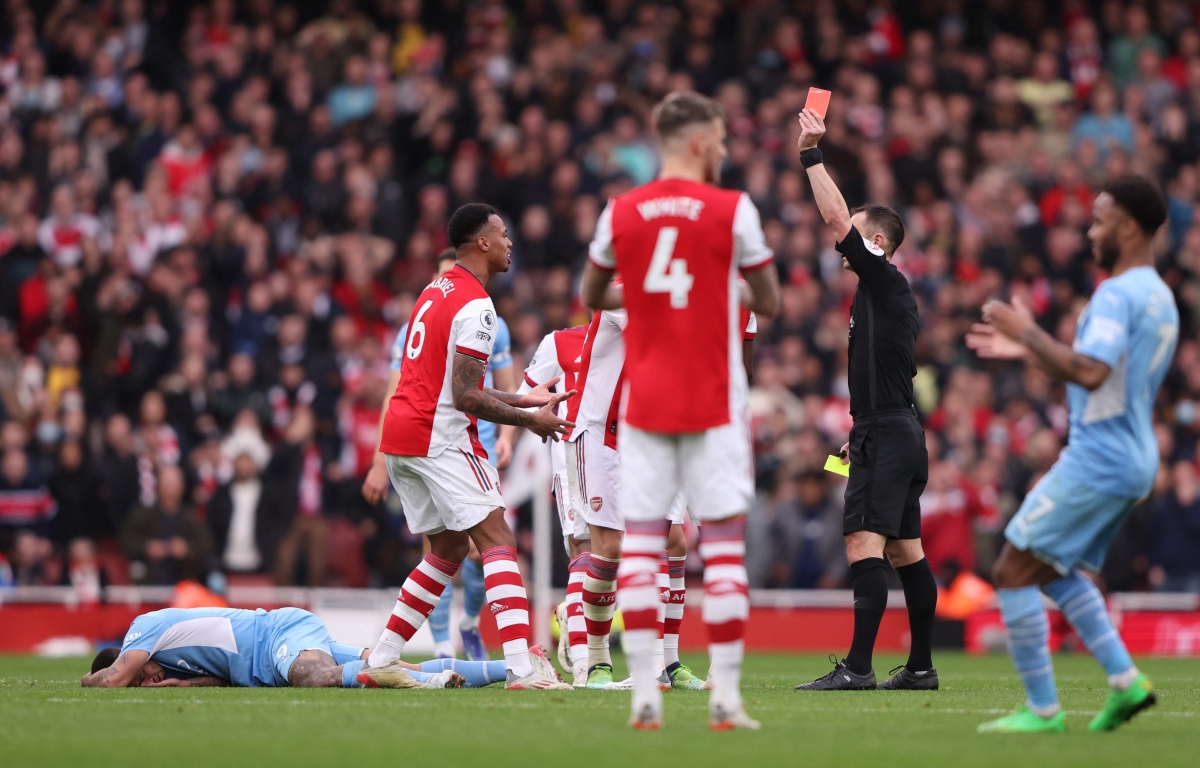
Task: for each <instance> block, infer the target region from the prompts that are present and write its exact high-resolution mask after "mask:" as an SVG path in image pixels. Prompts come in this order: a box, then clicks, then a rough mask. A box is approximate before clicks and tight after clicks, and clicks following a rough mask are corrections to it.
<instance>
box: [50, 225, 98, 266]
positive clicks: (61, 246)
mask: <svg viewBox="0 0 1200 768" xmlns="http://www.w3.org/2000/svg"><path fill="white" fill-rule="evenodd" d="M99 235H100V221H99V220H98V219H97V218H96V217H95V216H89V215H88V214H86V213H77V214H75V215H74V216H72V217H71V218H70V219H68V220H67V221H62V220H61V219H59V218H58V217H56V216H49V217H47V218H45V219H43V220H42V223H41V224H40V225H38V245H40V246H42V250H43V251H45V252H46V253H47V254H49V255H50V257H51V258H53V259H54V262H55V263H56V264H58V265H59V266H60V267H73V266H75V265H76V264H78V263H79V259H80V258H82V256H83V238H85V237H91V238H95V237H98V236H99Z"/></svg>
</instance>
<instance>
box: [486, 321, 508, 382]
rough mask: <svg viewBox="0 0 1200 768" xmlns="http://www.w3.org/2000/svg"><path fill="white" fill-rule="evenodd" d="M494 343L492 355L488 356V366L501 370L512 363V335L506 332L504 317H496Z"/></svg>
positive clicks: (506, 326) (506, 324)
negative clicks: (496, 324)
mask: <svg viewBox="0 0 1200 768" xmlns="http://www.w3.org/2000/svg"><path fill="white" fill-rule="evenodd" d="M496 320H497V322H498V326H497V328H496V343H495V344H494V345H493V346H492V356H491V357H490V358H488V368H491V369H492V370H494V371H499V370H503V369H505V368H508V367H510V366H511V365H512V364H513V359H512V337H511V336H509V333H508V323H506V322H504V318H502V317H497V318H496Z"/></svg>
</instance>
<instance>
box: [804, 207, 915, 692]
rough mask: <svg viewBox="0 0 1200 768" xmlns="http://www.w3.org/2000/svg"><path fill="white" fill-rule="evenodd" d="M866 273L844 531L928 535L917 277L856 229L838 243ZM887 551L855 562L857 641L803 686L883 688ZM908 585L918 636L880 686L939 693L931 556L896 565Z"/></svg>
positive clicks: (859, 299) (856, 342)
mask: <svg viewBox="0 0 1200 768" xmlns="http://www.w3.org/2000/svg"><path fill="white" fill-rule="evenodd" d="M837 249H838V251H840V252H841V254H842V255H843V256H845V257H846V260H847V261H848V262H849V264H850V268H851V269H853V270H854V271H855V272H856V273H857V274H858V291H857V292H856V293H855V294H854V306H853V309H852V310H851V315H850V415H851V416H853V417H854V426H853V427H852V428H851V429H850V441H849V444H850V445H849V449H850V482H849V483H848V484H847V486H846V508H845V512H844V513H843V518H842V532H843V533H844V534H846V535H850V534H853V533H858V532H859V531H870V532H872V533H877V534H879V535H881V536H884V537H886V538H887V539H919V538H921V492H922V491H924V490H925V483H926V481H928V479H929V454H928V453H927V452H926V450H925V432H924V431H923V430H922V429H921V423H920V421H918V419H917V409H916V407H915V406H914V404H913V387H912V379H913V376H914V375H915V374H916V372H917V366H916V360H915V347H916V343H917V331H918V330H919V326H920V318H919V316H918V314H917V301H916V299H915V298H914V297H913V292H912V289H911V288H910V287H909V285H908V280H906V279H905V277H904V275H902V274H900V270H898V269H896V267H895V266H894V265H893V264H892V263H891V262H890V261H888V260H887V258H886V257H885V254H884V252H883V251H882V250H881V249H880V248H879V247H877V246H876V245H875V244H874V243H871V242H869V241H867V240H865V239H864V238H863V236H862V235H861V234H860V233H859V231H858V230H857V229H856V228H855V227H853V226H851V228H850V231H849V232H848V233H847V234H846V237H845V238H844V239H843V240H842V242H840V243H838V245H837ZM887 567H888V563H887V561H886V560H884V558H882V557H865V558H862V559H860V560H856V561H854V562H852V563H851V564H850V572H851V574H853V577H854V638H853V641H852V642H851V644H850V652H849V653H848V654H847V655H846V658H845V659H844V660H843V661H842V662H840V663H839V664H837V666H835V667H834V669H833V671H832V672H830V673H828V674H827V675H825V676H824V677H821V678H818V679H816V680H814V681H812V682H811V683H804V684H802V685H799V686H797V689H798V690H807V691H830V690H863V689H872V688H875V687H876V686H877V683H876V678H875V670H874V669H873V668H872V666H871V657H872V654H873V652H874V647H875V637H876V635H877V634H878V632H879V624H880V622H881V621H882V620H883V612H884V610H885V609H886V608H887V578H886V573H887ZM896 572H897V573H898V574H899V575H900V582H901V584H903V586H904V602H905V604H906V607H907V608H908V624H909V630H910V637H911V638H912V643H911V646H910V648H909V657H908V662H907V663H906V664H905V666H904V667H903V668H902V669H900V670H898V671H897V670H893V672H896V674H895V675H893V677H892V678H891V679H889V680H886V681H885V682H883V683H882V684H879V685H878V687H879V688H884V689H891V690H905V689H908V690H911V689H922V690H936V689H937V687H938V679H937V670H936V669H934V668H933V659H932V645H933V642H932V641H933V618H934V610H935V608H936V606H937V584H936V582H935V581H934V578H933V572H932V571H931V570H930V569H929V561H928V560H926V559H925V558H922V559H921V560H919V561H917V562H915V563H908V564H906V565H900V566H899V567H897V568H896Z"/></svg>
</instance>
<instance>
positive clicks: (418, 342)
mask: <svg viewBox="0 0 1200 768" xmlns="http://www.w3.org/2000/svg"><path fill="white" fill-rule="evenodd" d="M432 306H433V299H430V300H428V301H426V302H425V303H424V304H423V305H421V309H420V311H419V312H417V315H416V317H414V318H413V319H412V328H410V329H409V330H408V348H407V349H406V350H404V353H405V354H406V355H408V359H409V360H416V359H417V355H419V354H421V350H422V349H424V348H425V323H422V322H421V318H422V317H425V313H426V312H428V311H429V308H430V307H432Z"/></svg>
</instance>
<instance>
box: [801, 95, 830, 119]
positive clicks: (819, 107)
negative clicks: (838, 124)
mask: <svg viewBox="0 0 1200 768" xmlns="http://www.w3.org/2000/svg"><path fill="white" fill-rule="evenodd" d="M831 95H832V94H830V92H829V91H826V90H823V89H821V88H809V89H808V100H807V101H805V102H804V108H805V109H811V110H812V111H813V112H816V113H817V114H818V115H820V116H821V119H822V120H824V119H825V113H826V112H828V111H829V97H830V96H831Z"/></svg>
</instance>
